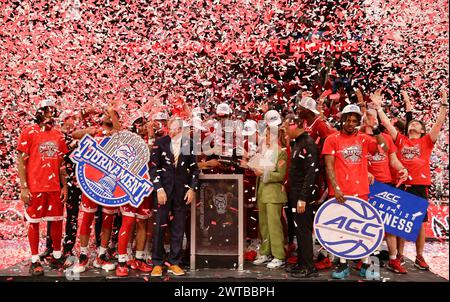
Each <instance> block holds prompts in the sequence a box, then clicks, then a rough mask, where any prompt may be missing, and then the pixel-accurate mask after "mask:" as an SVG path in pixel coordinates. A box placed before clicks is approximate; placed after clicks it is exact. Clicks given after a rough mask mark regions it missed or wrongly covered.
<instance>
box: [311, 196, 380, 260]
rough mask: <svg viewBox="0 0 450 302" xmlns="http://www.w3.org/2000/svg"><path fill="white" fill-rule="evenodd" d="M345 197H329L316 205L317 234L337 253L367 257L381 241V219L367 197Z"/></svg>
mask: <svg viewBox="0 0 450 302" xmlns="http://www.w3.org/2000/svg"><path fill="white" fill-rule="evenodd" d="M345 199H346V201H345V203H339V202H337V201H336V199H335V198H332V199H330V200H328V201H326V202H325V203H324V204H323V205H322V206H321V207H320V208H319V210H318V211H317V213H316V216H315V219H314V232H315V234H316V238H317V240H319V242H320V244H321V245H322V246H323V247H324V248H325V249H326V250H327V251H328V252H330V253H331V254H333V255H335V256H337V257H340V258H344V259H348V260H355V259H362V258H365V257H369V256H370V255H371V254H372V253H373V252H374V251H375V250H376V249H377V248H378V247H379V246H380V244H381V242H382V241H383V237H384V224H383V220H382V219H381V217H380V215H379V214H378V212H377V210H375V208H374V207H373V206H372V205H370V204H369V203H368V202H367V201H364V200H362V199H359V198H356V197H353V196H345Z"/></svg>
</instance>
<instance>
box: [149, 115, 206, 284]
mask: <svg viewBox="0 0 450 302" xmlns="http://www.w3.org/2000/svg"><path fill="white" fill-rule="evenodd" d="M182 133H183V122H182V120H180V119H172V120H171V121H169V135H166V136H163V137H160V138H157V139H156V141H155V144H154V145H153V147H152V150H151V156H150V178H151V180H152V182H153V185H154V189H155V190H156V191H157V199H156V200H155V201H154V205H155V207H154V209H155V218H154V231H153V246H152V261H153V264H154V265H155V267H154V268H153V271H152V274H151V275H152V277H159V276H162V264H163V263H164V234H165V231H166V229H167V227H168V226H170V234H171V240H170V252H169V255H168V258H167V261H168V262H169V263H170V266H169V268H168V272H170V273H173V274H174V275H177V276H180V275H184V274H185V272H184V270H183V269H182V268H181V267H180V264H181V261H182V252H183V251H182V245H183V235H184V231H185V223H186V212H187V206H186V205H189V204H190V203H191V202H195V194H196V193H195V191H196V190H197V185H198V175H199V169H198V166H197V160H196V156H195V155H193V147H192V146H193V143H192V141H191V140H190V138H189V137H187V136H183V135H182ZM169 212H170V213H171V216H173V219H171V220H170V221H169Z"/></svg>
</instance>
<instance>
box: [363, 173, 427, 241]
mask: <svg viewBox="0 0 450 302" xmlns="http://www.w3.org/2000/svg"><path fill="white" fill-rule="evenodd" d="M369 202H370V204H372V205H373V206H374V207H375V208H376V209H377V211H378V213H380V215H381V217H382V218H383V223H384V227H385V229H386V232H387V233H389V234H392V235H396V236H399V237H402V238H405V239H406V240H409V241H416V239H417V236H418V235H419V231H420V227H421V225H422V222H423V219H424V217H425V215H426V213H427V208H428V201H427V200H426V199H423V198H420V197H418V196H416V195H413V194H410V193H407V192H405V191H402V190H399V189H396V188H394V187H392V186H388V185H385V184H383V183H380V182H377V181H375V183H374V184H373V185H371V186H370V194H369Z"/></svg>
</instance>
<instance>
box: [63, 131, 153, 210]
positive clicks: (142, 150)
mask: <svg viewBox="0 0 450 302" xmlns="http://www.w3.org/2000/svg"><path fill="white" fill-rule="evenodd" d="M149 153H150V152H149V149H148V146H147V144H146V143H145V142H144V140H143V139H142V138H141V137H140V136H139V135H137V134H135V133H131V132H129V131H121V132H118V133H115V134H113V135H112V136H111V137H102V138H93V137H91V136H90V135H89V134H87V135H85V136H84V137H83V139H82V140H81V141H80V142H79V146H78V148H77V149H75V151H74V152H73V154H72V156H71V159H72V161H73V162H74V163H76V177H77V181H78V183H79V184H80V187H81V190H82V191H83V193H84V194H85V195H86V196H87V197H88V198H89V199H90V200H92V201H94V202H95V203H97V204H99V205H102V206H113V207H117V206H121V205H124V204H130V205H132V206H133V207H136V208H137V207H139V205H140V204H141V203H142V201H143V200H144V197H147V196H149V195H150V193H151V192H152V190H153V184H152V183H151V182H150V178H149V175H148V162H149V157H150V155H149Z"/></svg>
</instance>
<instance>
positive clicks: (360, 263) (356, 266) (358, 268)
mask: <svg viewBox="0 0 450 302" xmlns="http://www.w3.org/2000/svg"><path fill="white" fill-rule="evenodd" d="M362 265H363V262H362V261H361V260H359V261H358V263H357V264H356V265H355V270H357V271H360V270H361V267H362Z"/></svg>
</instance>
